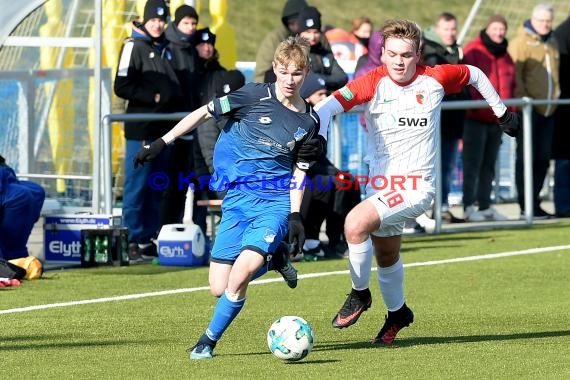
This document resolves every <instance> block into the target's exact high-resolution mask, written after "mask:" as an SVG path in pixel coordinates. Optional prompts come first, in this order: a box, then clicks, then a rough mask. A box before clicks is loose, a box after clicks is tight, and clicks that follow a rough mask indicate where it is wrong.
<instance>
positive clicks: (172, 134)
mask: <svg viewBox="0 0 570 380" xmlns="http://www.w3.org/2000/svg"><path fill="white" fill-rule="evenodd" d="M210 104H211V103H210ZM209 107H210V105H204V106H202V107H200V108H198V109H197V110H195V111H192V112H191V113H189V114H188V115H186V117H184V118H183V119H182V120H180V121H179V122H178V123H177V124H176V125H175V126H174V127H173V128H172V129H171V130H170V131H168V132H167V133H166V134H165V135H164V136H162V137H160V138H158V139H156V140H154V141H153V142H152V143H151V144H150V145H145V146H143V147H142V148H141V149H140V150H139V151H138V152H137V154H136V155H135V158H134V161H133V163H134V165H135V168H137V167H138V166H139V165H143V164H144V163H145V162H147V161H151V160H153V159H154V158H155V157H156V156H158V155H159V154H160V152H162V150H163V149H164V147H165V146H166V145H167V144H170V143H171V142H173V141H174V140H176V139H177V138H178V137H180V136H182V135H184V134H186V133H188V132H190V131H192V130H194V129H196V128H197V127H198V126H199V125H200V124H202V123H203V122H205V121H206V120H208V119H210V118H211V117H212V114H211V113H210V110H209Z"/></svg>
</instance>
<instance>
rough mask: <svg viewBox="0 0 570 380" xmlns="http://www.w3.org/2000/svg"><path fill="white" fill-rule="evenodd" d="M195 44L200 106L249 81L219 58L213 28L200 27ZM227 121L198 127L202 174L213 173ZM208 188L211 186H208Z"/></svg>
mask: <svg viewBox="0 0 570 380" xmlns="http://www.w3.org/2000/svg"><path fill="white" fill-rule="evenodd" d="M194 44H195V45H196V50H197V51H198V55H199V56H200V59H199V61H200V65H199V73H200V77H201V78H202V80H201V81H200V92H199V97H200V105H201V106H202V105H205V104H208V103H209V102H210V101H211V100H212V99H213V98H214V97H217V98H219V97H222V96H224V95H227V94H229V93H230V92H231V91H234V90H237V89H238V88H240V87H242V86H243V85H244V84H245V77H244V76H243V74H242V73H241V72H240V71H239V70H230V71H228V70H226V68H225V67H223V66H222V65H221V63H220V61H219V53H218V51H217V50H216V48H215V47H216V35H215V34H213V33H212V32H211V31H210V29H209V28H204V29H200V30H197V31H196V33H195V34H194ZM226 122H227V117H222V118H221V119H220V120H217V121H216V120H215V119H214V118H212V119H210V120H208V121H206V122H205V123H204V124H202V125H200V126H199V127H198V141H199V145H200V149H199V150H197V152H199V153H200V157H198V158H197V159H202V160H204V163H205V167H206V168H207V169H206V170H205V172H197V173H198V175H209V174H211V173H212V172H213V170H214V166H213V154H214V145H215V143H216V141H217V140H218V136H219V134H220V132H221V130H222V128H223V127H224V125H225V124H226ZM204 190H207V189H204ZM205 194H207V197H208V198H209V199H216V198H222V197H223V195H222V194H215V193H214V192H207V191H206V192H205Z"/></svg>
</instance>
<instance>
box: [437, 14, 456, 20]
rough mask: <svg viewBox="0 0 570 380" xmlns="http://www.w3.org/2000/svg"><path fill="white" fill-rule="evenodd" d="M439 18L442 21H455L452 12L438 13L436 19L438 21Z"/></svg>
mask: <svg viewBox="0 0 570 380" xmlns="http://www.w3.org/2000/svg"><path fill="white" fill-rule="evenodd" d="M439 20H444V21H451V20H455V21H457V17H456V16H455V15H454V14H453V13H450V12H442V13H440V14H439V16H437V21H438V22H439Z"/></svg>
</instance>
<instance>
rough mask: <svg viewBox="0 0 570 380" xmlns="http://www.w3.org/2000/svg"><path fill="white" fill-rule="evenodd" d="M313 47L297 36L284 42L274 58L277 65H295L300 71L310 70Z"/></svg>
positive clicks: (276, 50)
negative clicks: (310, 53) (310, 56)
mask: <svg viewBox="0 0 570 380" xmlns="http://www.w3.org/2000/svg"><path fill="white" fill-rule="evenodd" d="M310 50H311V45H310V44H309V41H307V40H306V39H304V38H303V37H301V36H299V35H297V36H292V37H289V38H287V39H286V40H284V41H282V42H281V43H280V44H279V46H277V49H275V54H274V56H273V61H274V62H275V63H280V64H282V65H283V66H288V65H289V64H291V63H293V64H294V65H295V66H297V69H299V70H306V69H308V68H309V65H310V61H309V52H310Z"/></svg>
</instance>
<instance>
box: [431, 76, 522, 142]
mask: <svg viewBox="0 0 570 380" xmlns="http://www.w3.org/2000/svg"><path fill="white" fill-rule="evenodd" d="M433 72H434V77H436V79H437V80H438V81H439V82H440V83H441V84H442V85H443V88H444V90H445V93H446V94H449V93H451V94H453V93H457V92H460V91H461V90H462V89H463V88H464V87H465V86H467V85H472V86H473V87H474V88H475V89H476V90H477V91H478V92H479V93H480V94H481V96H482V97H483V99H485V100H486V101H487V103H488V104H489V106H490V107H491V109H492V110H493V113H494V114H495V116H497V118H499V126H500V127H501V129H502V130H503V132H505V133H506V134H508V135H509V136H513V137H514V136H516V135H517V133H518V130H519V124H520V122H519V117H518V115H517V114H516V113H513V112H511V111H509V110H507V106H505V104H504V103H503V101H502V100H501V98H500V97H499V94H497V91H495V88H494V87H493V85H492V84H491V81H490V80H489V78H487V76H486V75H485V74H484V73H483V72H482V71H481V69H479V68H478V67H475V66H471V65H440V66H437V67H436V68H435V69H434V71H433Z"/></svg>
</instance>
